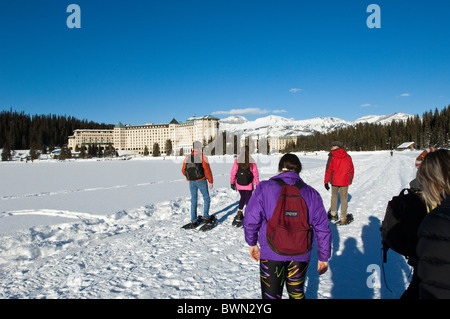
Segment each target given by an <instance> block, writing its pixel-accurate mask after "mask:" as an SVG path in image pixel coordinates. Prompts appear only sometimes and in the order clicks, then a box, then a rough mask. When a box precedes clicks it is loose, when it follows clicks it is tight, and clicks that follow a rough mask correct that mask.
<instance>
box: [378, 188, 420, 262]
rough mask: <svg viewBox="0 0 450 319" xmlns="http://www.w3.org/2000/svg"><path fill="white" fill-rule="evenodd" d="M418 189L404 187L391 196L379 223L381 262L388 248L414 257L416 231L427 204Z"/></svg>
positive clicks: (384, 259)
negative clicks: (397, 193)
mask: <svg viewBox="0 0 450 319" xmlns="http://www.w3.org/2000/svg"><path fill="white" fill-rule="evenodd" d="M420 194H421V191H420V190H418V189H411V188H405V189H403V190H402V191H401V192H400V194H399V195H398V196H394V197H392V199H391V200H390V201H389V202H388V205H387V207H386V214H385V216H384V220H383V222H382V223H381V228H380V230H381V242H382V244H383V252H384V254H383V256H384V258H383V262H386V253H387V251H388V250H389V249H392V250H393V251H395V252H397V253H399V254H400V255H403V256H405V257H407V258H410V257H416V246H417V242H418V237H417V231H418V229H419V226H420V223H421V222H422V220H423V218H424V217H425V216H426V215H427V206H426V204H425V201H424V200H423V199H422V197H421V195H420Z"/></svg>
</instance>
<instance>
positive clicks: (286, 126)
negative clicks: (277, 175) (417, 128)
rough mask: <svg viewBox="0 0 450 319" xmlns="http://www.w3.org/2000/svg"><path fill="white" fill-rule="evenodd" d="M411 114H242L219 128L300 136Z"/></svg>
mask: <svg viewBox="0 0 450 319" xmlns="http://www.w3.org/2000/svg"><path fill="white" fill-rule="evenodd" d="M410 116H411V115H409V114H405V113H393V114H390V115H369V116H364V117H361V118H359V119H357V120H355V121H353V122H349V121H345V120H342V119H339V118H336V117H316V118H313V119H309V120H295V119H293V118H290V119H288V118H285V117H282V116H277V115H269V116H266V117H261V118H258V119H256V120H254V121H249V120H247V119H246V118H245V117H243V116H230V117H227V118H224V119H221V120H220V121H219V130H221V131H227V132H232V133H235V134H240V135H242V136H247V135H259V136H301V135H312V134H314V133H328V132H331V131H333V130H335V129H338V128H343V127H347V126H351V125H356V124H358V123H380V124H388V123H390V122H391V121H392V120H396V121H404V120H406V119H407V118H408V117H410Z"/></svg>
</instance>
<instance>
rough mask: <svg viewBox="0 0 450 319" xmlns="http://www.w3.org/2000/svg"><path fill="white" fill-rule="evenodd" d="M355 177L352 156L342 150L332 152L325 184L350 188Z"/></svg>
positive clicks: (329, 157) (326, 171)
mask: <svg viewBox="0 0 450 319" xmlns="http://www.w3.org/2000/svg"><path fill="white" fill-rule="evenodd" d="M354 175H355V169H354V167H353V161H352V158H351V157H350V155H348V154H347V152H346V151H345V150H344V149H342V148H338V149H337V150H334V151H331V152H330V154H328V162H327V167H326V170H325V184H328V183H331V185H334V186H349V185H350V184H351V183H352V180H353V177H354Z"/></svg>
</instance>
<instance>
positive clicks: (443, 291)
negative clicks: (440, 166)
mask: <svg viewBox="0 0 450 319" xmlns="http://www.w3.org/2000/svg"><path fill="white" fill-rule="evenodd" d="M418 237H419V242H418V244H417V255H418V257H419V264H418V268H417V270H418V275H419V278H420V279H421V283H420V298H439V299H450V195H449V194H447V197H446V198H445V199H444V200H443V201H442V203H441V205H439V206H438V207H436V208H435V209H434V210H433V211H431V212H430V213H429V214H428V215H427V216H426V217H425V218H424V219H423V221H422V224H421V225H420V227H419V231H418Z"/></svg>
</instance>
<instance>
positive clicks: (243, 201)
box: [239, 190, 253, 209]
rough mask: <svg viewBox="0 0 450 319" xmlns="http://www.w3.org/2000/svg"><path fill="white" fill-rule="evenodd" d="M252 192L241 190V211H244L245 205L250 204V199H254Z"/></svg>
mask: <svg viewBox="0 0 450 319" xmlns="http://www.w3.org/2000/svg"><path fill="white" fill-rule="evenodd" d="M252 192H253V191H251V190H239V194H240V195H241V199H240V200H239V209H243V208H244V206H245V205H247V204H248V201H249V200H250V197H252Z"/></svg>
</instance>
